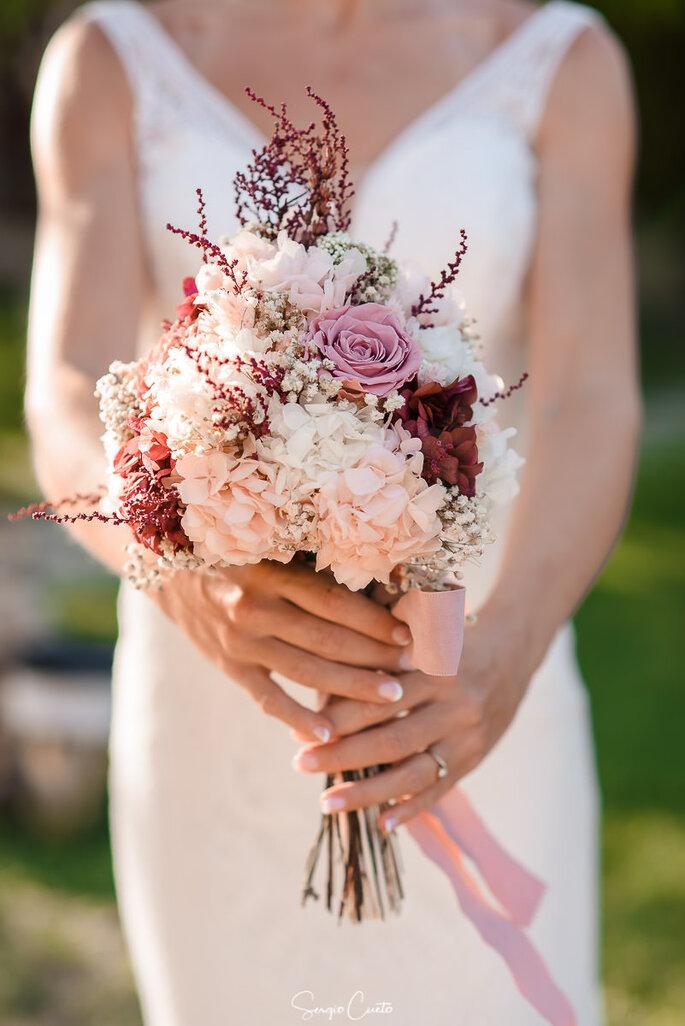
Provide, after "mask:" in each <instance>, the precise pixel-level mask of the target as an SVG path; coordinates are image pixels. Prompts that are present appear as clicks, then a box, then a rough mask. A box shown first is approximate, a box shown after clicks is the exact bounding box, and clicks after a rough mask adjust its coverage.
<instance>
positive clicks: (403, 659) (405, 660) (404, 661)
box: [398, 652, 416, 670]
mask: <svg viewBox="0 0 685 1026" xmlns="http://www.w3.org/2000/svg"><path fill="white" fill-rule="evenodd" d="M398 661H399V664H400V669H401V670H415V669H416V667H415V666H414V664H413V662H412V661H411V659H410V658H409V656H408V655H407V653H406V652H402V653H400V658H399V660H398Z"/></svg>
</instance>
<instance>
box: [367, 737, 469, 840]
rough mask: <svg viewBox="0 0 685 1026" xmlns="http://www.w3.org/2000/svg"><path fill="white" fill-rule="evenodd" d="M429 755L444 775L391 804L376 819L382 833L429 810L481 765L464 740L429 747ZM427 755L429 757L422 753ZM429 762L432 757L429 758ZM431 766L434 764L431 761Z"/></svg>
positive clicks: (451, 739)
mask: <svg viewBox="0 0 685 1026" xmlns="http://www.w3.org/2000/svg"><path fill="white" fill-rule="evenodd" d="M431 748H432V750H433V751H435V752H437V753H438V755H441V756H442V758H443V760H444V761H445V763H446V764H447V775H446V776H444V777H438V776H437V766H436V776H435V779H434V781H433V783H432V784H430V785H429V786H428V787H426V788H424V790H423V791H420V792H418V793H416V794H414V795H411V796H408V797H402V798H400V799H399V800H397V801H395V802H394V803H393V805H392V807H391V808H389V809H386V810H384V812H383V813H382V814H381V816H380V817H379V825H380V826H381V827H382V828H383V829H384V830H393V829H394V828H395V827H396V826H399V824H400V823H406V822H407V821H408V820H410V819H411V818H412V817H413V816H416V815H417V814H418V813H419V812H423V811H424V810H425V809H430V808H432V806H434V805H435V804H436V802H438V801H439V800H440V799H441V798H442V797H443V795H445V794H447V792H448V791H449V790H450V788H452V787H454V785H455V784H456V783H457V781H459V780H461V778H462V777H464V776H466V774H467V773H470V772H471V770H473V769H475V767H476V766H477V765H478V764H479V763H480V761H481V753H480V750H479V747H478V744H477V743H476V742H475V741H474V739H473V738H469V737H468V736H467V737H466V738H465V739H464V740H457V739H455V738H454V737H451V738H450V739H449V740H444V741H440V742H437V743H435V744H433V745H431ZM424 754H429V753H424ZM431 758H432V757H431ZM433 761H434V762H435V760H433Z"/></svg>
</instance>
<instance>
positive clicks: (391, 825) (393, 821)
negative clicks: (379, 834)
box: [385, 816, 398, 833]
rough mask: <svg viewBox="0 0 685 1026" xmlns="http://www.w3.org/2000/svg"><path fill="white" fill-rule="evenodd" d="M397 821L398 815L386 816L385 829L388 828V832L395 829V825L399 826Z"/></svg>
mask: <svg viewBox="0 0 685 1026" xmlns="http://www.w3.org/2000/svg"><path fill="white" fill-rule="evenodd" d="M397 823H398V820H397V816H388V817H387V818H386V820H385V829H386V831H387V832H388V833H390V831H391V830H394V829H395V827H396V826H397Z"/></svg>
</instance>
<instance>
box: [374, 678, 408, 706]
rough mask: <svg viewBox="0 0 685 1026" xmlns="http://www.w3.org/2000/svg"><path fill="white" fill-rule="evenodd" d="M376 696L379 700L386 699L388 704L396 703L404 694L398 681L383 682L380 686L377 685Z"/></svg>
mask: <svg viewBox="0 0 685 1026" xmlns="http://www.w3.org/2000/svg"><path fill="white" fill-rule="evenodd" d="M378 694H379V695H380V696H381V698H387V700H388V701H389V702H397V701H398V700H399V699H400V698H401V697H402V695H403V694H404V691H403V690H402V685H401V684H400V683H399V682H398V681H396V680H384V681H383V683H382V684H379V685H378Z"/></svg>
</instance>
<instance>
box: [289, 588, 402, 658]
mask: <svg viewBox="0 0 685 1026" xmlns="http://www.w3.org/2000/svg"><path fill="white" fill-rule="evenodd" d="M269 627H270V630H269V633H270V634H271V635H272V636H273V637H275V638H279V639H280V640H281V641H285V642H287V643H288V644H289V645H294V646H295V647H296V648H302V649H304V650H305V651H306V652H312V653H314V655H318V656H321V657H323V658H324V659H328V660H330V661H332V662H336V663H344V664H346V665H348V666H363V667H367V668H368V669H372V670H387V671H388V672H390V673H401V672H406V671H407V670H410V669H412V666H411V663H410V662H409V660H408V658H407V655H406V653H405V652H404V651H403V649H402V648H401V647H399V646H398V645H386V644H384V643H383V642H380V641H376V640H375V639H374V638H370V637H369V636H368V635H367V634H360V633H359V631H357V630H352V629H351V628H349V627H345V626H342V625H340V624H337V623H332V622H331V621H330V620H327V619H322V618H321V616H315V615H313V614H312V613H309V612H307V611H306V610H304V609H299V608H298V609H297V610H294V609H293V607H292V605H291V604H290V603H289V602H280V601H279V602H278V603H276V604H275V605H274V606H273V608H272V609H271V617H270V624H269Z"/></svg>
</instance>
